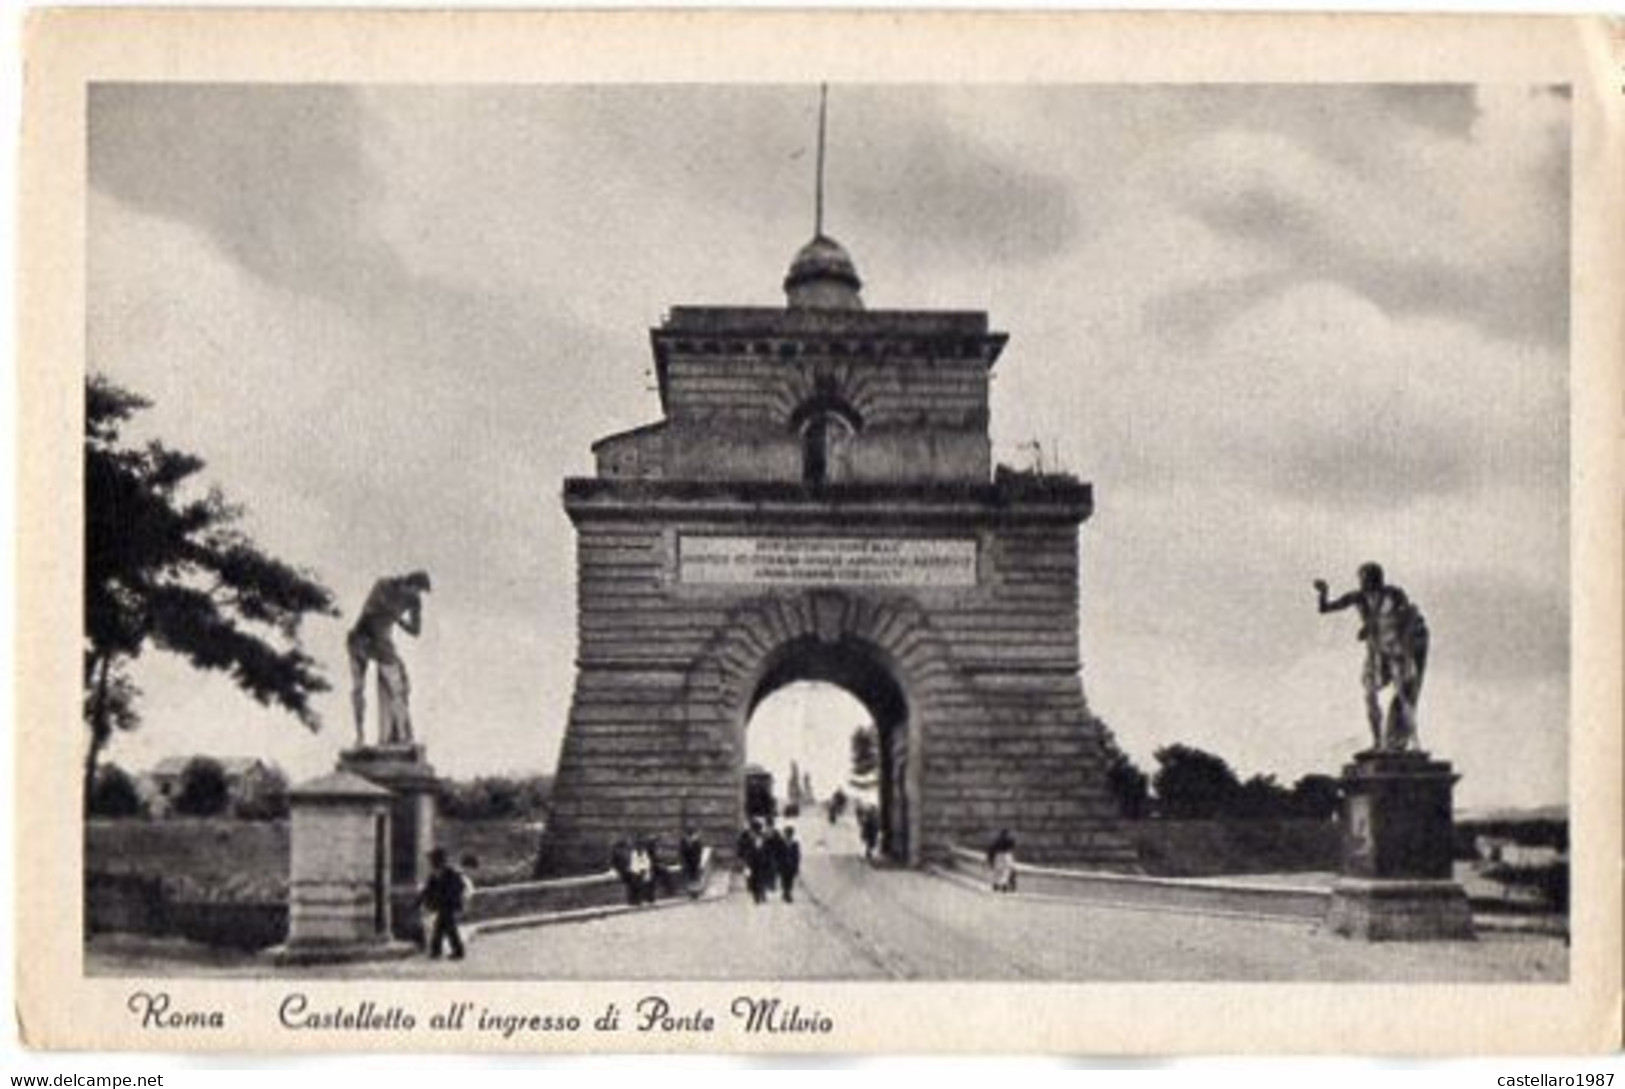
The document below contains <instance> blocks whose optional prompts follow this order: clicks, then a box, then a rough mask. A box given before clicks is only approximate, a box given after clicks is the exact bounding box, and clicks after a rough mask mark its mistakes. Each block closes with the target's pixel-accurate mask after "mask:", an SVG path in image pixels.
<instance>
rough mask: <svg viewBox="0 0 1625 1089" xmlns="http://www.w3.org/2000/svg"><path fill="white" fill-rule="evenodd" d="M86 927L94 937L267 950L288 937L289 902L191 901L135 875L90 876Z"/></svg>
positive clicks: (86, 902)
mask: <svg viewBox="0 0 1625 1089" xmlns="http://www.w3.org/2000/svg"><path fill="white" fill-rule="evenodd" d="M85 929H86V931H87V932H88V933H90V934H106V933H118V934H148V935H152V936H154V937H177V938H186V939H187V940H189V941H195V942H200V943H202V944H204V945H212V946H218V947H221V948H228V949H243V950H249V951H252V950H256V949H265V948H268V947H269V946H273V945H276V944H278V943H279V942H281V941H282V940H283V939H284V938H286V937H287V933H288V905H287V903H286V902H285V901H248V902H243V901H227V900H200V899H188V898H183V897H179V896H176V895H174V894H173V893H172V892H171V891H170V890H167V889H165V888H164V885H163V882H162V881H161V880H159V879H157V878H153V877H142V876H139V875H135V874H89V875H87V876H86V878H85Z"/></svg>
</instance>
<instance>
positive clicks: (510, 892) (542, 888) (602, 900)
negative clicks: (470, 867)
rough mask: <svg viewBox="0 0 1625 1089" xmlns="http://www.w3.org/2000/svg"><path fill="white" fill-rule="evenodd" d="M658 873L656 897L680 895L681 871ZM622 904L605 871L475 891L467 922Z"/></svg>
mask: <svg viewBox="0 0 1625 1089" xmlns="http://www.w3.org/2000/svg"><path fill="white" fill-rule="evenodd" d="M712 859H713V856H712V853H711V849H710V848H709V847H707V848H706V849H705V853H704V855H703V856H701V861H700V874H701V878H700V881H701V886H702V887H704V886H706V885H708V884H709V883H710V880H711V873H712ZM661 869H662V871H663V878H662V879H661V880H660V881H659V882H658V888H659V890H660V896H661V897H662V898H670V897H674V896H682V895H684V890H683V876H682V871H681V870H679V869H678V868H677V867H675V866H663V867H662V868H661ZM624 903H626V886H625V885H624V884H623V883H622V882H621V879H620V878H619V877H618V876H617V875H616V874H615V873H614V871H612V870H605V871H604V872H602V873H595V874H587V875H585V876H582V877H560V878H554V879H551V880H548V881H526V882H523V883H521V884H514V885H496V886H492V887H490V888H480V889H476V890H475V892H474V898H473V900H471V901H470V902H469V906H468V915H467V918H468V921H469V922H471V923H474V924H476V925H479V924H481V923H491V922H501V921H504V920H509V919H519V918H526V917H528V916H533V915H553V914H557V913H559V912H565V911H579V910H582V909H584V908H597V907H611V906H614V905H618V904H624Z"/></svg>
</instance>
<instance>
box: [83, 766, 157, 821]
mask: <svg viewBox="0 0 1625 1089" xmlns="http://www.w3.org/2000/svg"><path fill="white" fill-rule="evenodd" d="M89 810H90V815H91V816H93V817H139V816H141V814H142V813H143V812H144V811H145V810H146V806H145V805H144V804H143V803H142V801H141V792H140V791H138V790H137V789H136V787H135V780H134V779H132V778H130V773H129V772H127V771H125V770H124V769H123V768H121V767H119V766H118V765H117V764H107V765H105V766H104V767H101V768H98V769H97V771H96V781H95V783H94V785H93V786H92V788H91V791H90V805H89Z"/></svg>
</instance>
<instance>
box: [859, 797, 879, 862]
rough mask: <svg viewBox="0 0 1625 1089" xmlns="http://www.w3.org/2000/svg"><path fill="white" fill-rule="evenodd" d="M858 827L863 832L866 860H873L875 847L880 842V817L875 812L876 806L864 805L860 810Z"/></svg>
mask: <svg viewBox="0 0 1625 1089" xmlns="http://www.w3.org/2000/svg"><path fill="white" fill-rule="evenodd" d="M858 827H859V828H860V830H861V831H862V833H863V857H864V860H865V861H868V862H873V861H874V860H875V848H876V847H877V846H879V844H880V818H879V816H877V815H876V814H875V811H874V807H872V806H864V807H863V808H862V809H861V810H860V811H859V813H858Z"/></svg>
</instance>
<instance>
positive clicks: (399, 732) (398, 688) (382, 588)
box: [346, 571, 429, 747]
mask: <svg viewBox="0 0 1625 1089" xmlns="http://www.w3.org/2000/svg"><path fill="white" fill-rule="evenodd" d="M428 591H429V574H428V572H426V571H414V572H412V573H411V574H409V575H401V576H398V577H395V578H382V579H379V580H378V581H377V582H376V583H374V584H373V587H372V592H371V593H369V594H368V595H367V601H366V604H364V605H362V607H361V616H360V618H359V619H357V620H356V622H355V627H353V628H351V629H350V634H349V638H348V639H347V640H346V646H347V647H348V649H349V652H350V703H351V705H352V706H353V707H354V708H355V738H356V745H357V746H358V747H364V746H365V745H366V743H367V732H366V718H367V696H366V683H367V663H369V662H372V663H376V665H377V673H378V743H379V744H380V745H409V744H411V743H412V716H411V711H410V709H409V707H408V705H407V701H408V697H409V696H410V694H411V684H410V682H409V681H408V680H407V676H406V666H405V664H404V663H403V662H402V661H401V658H400V655H399V654H397V653H396V651H395V641H394V632H395V627H396V625H399V626H400V627H401V628H402V629H404V630H405V631H406V633H407V634H408V635H412V636H415V635H417V634H418V633H419V632H420V631H422V630H423V595H424V594H425V593H427V592H428Z"/></svg>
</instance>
